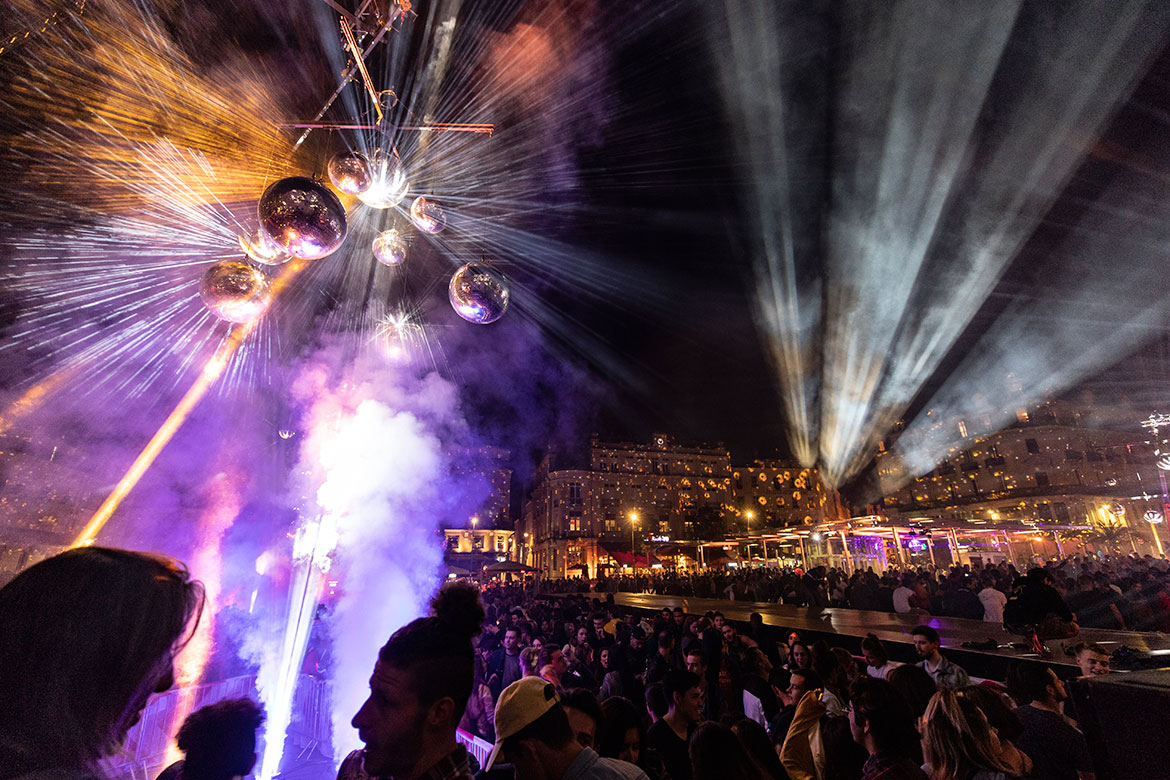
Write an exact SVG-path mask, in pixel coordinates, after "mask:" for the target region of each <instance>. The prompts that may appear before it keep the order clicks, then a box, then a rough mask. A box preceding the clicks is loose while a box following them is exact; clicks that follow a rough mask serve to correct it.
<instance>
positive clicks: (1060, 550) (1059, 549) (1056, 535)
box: [1052, 531, 1064, 558]
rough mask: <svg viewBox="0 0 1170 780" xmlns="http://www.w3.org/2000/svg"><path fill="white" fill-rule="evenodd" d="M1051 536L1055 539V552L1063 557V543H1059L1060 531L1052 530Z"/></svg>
mask: <svg viewBox="0 0 1170 780" xmlns="http://www.w3.org/2000/svg"><path fill="white" fill-rule="evenodd" d="M1052 538H1053V539H1055V540H1056V554H1057V555H1059V556H1060V557H1061V558H1063V557H1064V545H1063V544H1061V543H1060V531H1053V532H1052Z"/></svg>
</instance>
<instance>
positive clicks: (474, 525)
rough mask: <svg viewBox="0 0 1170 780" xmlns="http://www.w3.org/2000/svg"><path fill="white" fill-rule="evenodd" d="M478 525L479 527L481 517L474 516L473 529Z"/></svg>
mask: <svg viewBox="0 0 1170 780" xmlns="http://www.w3.org/2000/svg"><path fill="white" fill-rule="evenodd" d="M477 525H479V515H472V516H471V527H472V528H475V527H476V526H477Z"/></svg>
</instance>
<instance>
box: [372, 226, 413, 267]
mask: <svg viewBox="0 0 1170 780" xmlns="http://www.w3.org/2000/svg"><path fill="white" fill-rule="evenodd" d="M374 257H376V258H378V262H379V263H381V264H382V265H402V263H403V262H404V261H405V260H406V241H405V240H404V239H403V238H402V234H401V233H399V232H398V231H397V230H395V229H394V228H391V229H389V230H383V231H382V232H381V233H379V234H378V235H377V236H376V237H375V238H374Z"/></svg>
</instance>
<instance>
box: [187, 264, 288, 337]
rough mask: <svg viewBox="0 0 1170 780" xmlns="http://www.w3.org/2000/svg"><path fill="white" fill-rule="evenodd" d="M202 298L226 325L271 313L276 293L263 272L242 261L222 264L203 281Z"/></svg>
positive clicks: (215, 266) (204, 277) (200, 290)
mask: <svg viewBox="0 0 1170 780" xmlns="http://www.w3.org/2000/svg"><path fill="white" fill-rule="evenodd" d="M199 298H200V299H201V300H202V301H203V305H204V306H206V307H207V308H208V309H209V310H210V311H211V313H212V314H214V315H215V316H216V317H219V318H220V319H221V320H224V321H226V322H251V321H252V320H254V319H256V318H257V317H259V316H260V315H261V314H263V313H264V312H265V311H266V310H267V309H268V304H269V303H271V301H272V293H271V291H270V290H269V288H268V280H267V279H266V278H265V277H264V274H263V273H262V272H261V271H260V269H259V268H256V267H255V266H254V265H250V264H248V263H245V262H244V261H242V260H222V261H220V262H218V263H216V264H215V265H213V266H211V267H210V268H208V269H207V271H206V272H205V273H204V274H203V278H202V279H201V280H200V281H199Z"/></svg>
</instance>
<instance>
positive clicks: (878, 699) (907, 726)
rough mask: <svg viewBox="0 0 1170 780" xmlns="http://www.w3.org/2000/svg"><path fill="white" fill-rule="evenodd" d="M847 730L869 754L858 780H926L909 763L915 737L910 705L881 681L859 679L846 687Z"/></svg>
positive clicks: (915, 765)
mask: <svg viewBox="0 0 1170 780" xmlns="http://www.w3.org/2000/svg"><path fill="white" fill-rule="evenodd" d="M849 730H850V731H852V732H853V741H854V742H856V743H857V744H859V745H861V746H862V747H863V748H865V752H866V753H868V754H869V758H868V759H867V760H866V762H865V766H864V767H863V768H862V775H861V780H877V778H882V780H926V775H925V774H924V773H923V771H922V770H921V769H919V768H918V765H917V764H916V763H915V762H914V761H913V760H912V757H913V756H914V754H915V750H914V748H915V744H916V743H917V742H918V734H917V733H916V732H915V730H914V715H913V714H912V713H911V712H910V705H909V704H907V703H906V700H905V699H903V698H902V696H901V695H900V694H899V693H898V691H897V689H895V688H894V686H892V685H890V684H889V683H888V682H886V681H885V680H879V679H874V678H869V677H862V678H860V679H858V680H856V681H854V682H853V684H852V685H850V686H849Z"/></svg>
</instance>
